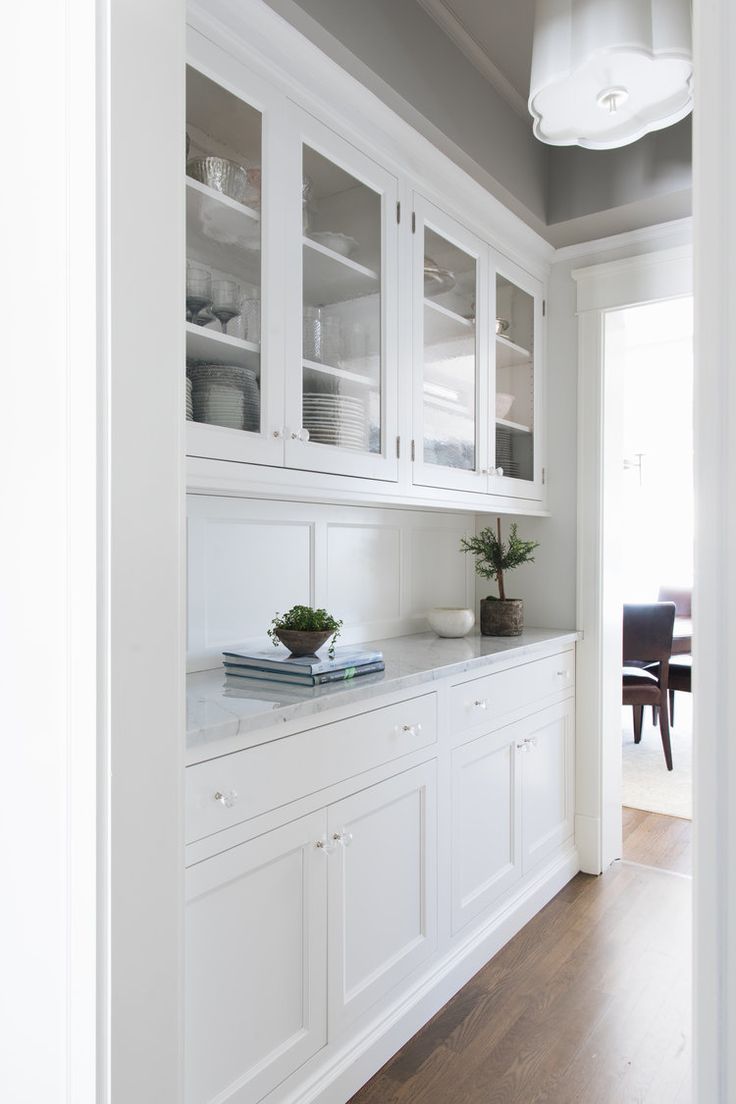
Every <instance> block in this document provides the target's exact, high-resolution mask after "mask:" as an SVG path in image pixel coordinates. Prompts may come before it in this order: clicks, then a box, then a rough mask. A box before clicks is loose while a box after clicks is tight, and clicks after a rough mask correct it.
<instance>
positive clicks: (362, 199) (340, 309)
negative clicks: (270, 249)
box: [302, 145, 382, 452]
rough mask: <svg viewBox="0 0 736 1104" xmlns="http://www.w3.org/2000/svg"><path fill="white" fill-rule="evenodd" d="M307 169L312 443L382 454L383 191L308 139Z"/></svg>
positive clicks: (305, 275)
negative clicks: (327, 238) (339, 246)
mask: <svg viewBox="0 0 736 1104" xmlns="http://www.w3.org/2000/svg"><path fill="white" fill-rule="evenodd" d="M302 168H303V177H304V181H305V200H306V202H305V206H304V211H303V231H304V232H303V236H302V261H303V265H302V294H303V306H304V317H303V349H302V390H303V395H304V397H305V399H306V398H307V397H308V398H309V400H310V403H309V408H308V409H307V408H305V410H304V412H303V421H304V426H305V428H306V429H308V430H309V431H310V441H311V442H312V443H315V444H323V445H325V444H329V445H333V446H336V447H345V448H358V449H360V450H362V451H368V452H380V449H381V402H382V396H381V365H382V345H381V290H382V287H381V241H382V197H381V195H380V194H379V193H378V192H376V191H374V190H373V189H372V188H371V187H369V186H368V185H367V184H365V183H364V182H362V181H361V180H359V179H357V178H356V177H354V176H353V175H352V174H351V173H349V172H347V171H346V170H345V169H343V168H342V167H341V166H340V165H337V164H335V163H334V162H332V161H330V160H329V159H328V158H327V157H325V156H324V155H323V154H321V153H318V152H317V151H316V150H314V149H312V148H311V147H310V146H308V145H304V147H303V166H302ZM319 233H323V234H331V235H336V236H340V235H341V236H342V237H341V238H338V237H336V241H337V242H338V243H339V242H340V241H342V242H343V243H344V246H345V250H344V252H340V251H339V250H336V249H333V248H331V247H330V246H329V245H327V244H324V243H323V242H322V241H317V240H315V239H314V238H313V237H312V235H313V234H319ZM347 239H352V240H350V241H348V240H347ZM320 406H321V407H322V408H321V409H320Z"/></svg>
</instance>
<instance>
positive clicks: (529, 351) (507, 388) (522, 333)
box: [489, 258, 544, 501]
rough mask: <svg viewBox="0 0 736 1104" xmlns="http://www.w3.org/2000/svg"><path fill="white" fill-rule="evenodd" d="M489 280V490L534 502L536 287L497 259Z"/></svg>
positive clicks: (538, 402) (539, 370)
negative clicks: (491, 306) (492, 383)
mask: <svg viewBox="0 0 736 1104" xmlns="http://www.w3.org/2000/svg"><path fill="white" fill-rule="evenodd" d="M494 281H495V288H494V295H495V303H496V308H495V313H496V318H495V323H494V328H495V341H494V343H493V350H494V354H493V360H494V366H495V371H494V377H495V381H496V386H495V397H493V400H492V405H495V411H494V417H492V418H491V421H490V426H491V430H492V433H491V441H490V443H489V448H490V451H491V453H492V455H493V459H492V461H491V466H490V475H489V490H490V492H491V493H492V494H498V495H506V496H508V497H511V498H520V499H532V500H535V501H540V500H542V499H543V497H544V490H543V484H542V455H543V454H542V448H543V434H542V429H543V427H542V418H541V412H542V409H543V407H542V402H543V386H544V375H543V368H544V365H543V348H544V342H543V340H541V335H542V327H543V322H542V287H541V285H540V284H539V282H538V281H537V280H534V279H533V278H532V277H530V276H529V275H528V274H527V273H526V272H524V271H523V270H522V269H520V268H519V267H518V266H517V265H513V264H511V262H509V261H507V260H505V259H502V258H497V265H496V269H495V275H494Z"/></svg>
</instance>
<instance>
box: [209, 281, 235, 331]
mask: <svg viewBox="0 0 736 1104" xmlns="http://www.w3.org/2000/svg"><path fill="white" fill-rule="evenodd" d="M240 297H241V291H240V285H239V284H237V283H236V282H235V280H213V281H212V313H213V314H214V316H215V318H217V319H219V322H220V326H221V328H222V332H223V333H227V324H228V322H229V321H230V319H231V318H235V316H236V315H238V314H240Z"/></svg>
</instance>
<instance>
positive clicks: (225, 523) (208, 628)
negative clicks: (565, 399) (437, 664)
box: [187, 495, 474, 671]
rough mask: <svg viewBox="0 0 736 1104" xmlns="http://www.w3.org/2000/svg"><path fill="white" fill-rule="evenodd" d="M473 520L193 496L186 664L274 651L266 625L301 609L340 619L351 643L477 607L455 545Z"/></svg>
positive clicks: (468, 571) (196, 666) (415, 628)
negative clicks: (245, 651) (444, 610)
mask: <svg viewBox="0 0 736 1104" xmlns="http://www.w3.org/2000/svg"><path fill="white" fill-rule="evenodd" d="M473 525H474V517H473V515H471V514H462V513H454V512H448V513H434V512H433V513H426V512H423V511H418V510H391V509H378V508H365V507H357V506H339V505H334V506H327V505H315V504H306V503H301V502H274V501H268V500H260V499H243V498H225V497H218V496H214V495H190V496H189V498H188V522H187V533H188V536H187V549H188V580H189V586H188V605H189V608H188V626H189V646H188V651H189V655H188V662H189V669H190V670H195V671H196V670H201V669H204V668H207V667H216V666H218V665H219V663H220V661H221V653H222V651H223V649H224V648H227V647H228V646H233V645H249V646H253V647H262V646H265V645H267V644H268V638H267V637H266V635H265V634H266V629H267V628H268V626H269V624H270V621H271V618H272V617H273V616H274V614H275V613H276V612H277V611H279V612H283V611H284V610H285V609H288V608H289V607H290V606H292V605H294V604H295V603H296V602H304V603H309V604H310V605H313V606H324V607H325V608H327V609H329V610H330V611H331V612H332V613H334V614H335V616H336V617H339V618H341V619H342V620H343V621H344V628H343V634H342V638H343V641H344V642H345V643H358V642H360V641H364V640H371V639H376V638H379V637H385V636H398V635H401V634H402V633H410V632H423V631H425V630H426V629H427V622H426V618H425V614H426V611H427V609H429V608H430V607H431V606H465V605H469V606H472V605H473V603H474V584H473V576H472V564H471V563H469V562H468V557H466V556H464V555H463V554H462V553H461V552H460V550H459V546H460V538H461V537H462V536H464V535H466V534H468V533H470V532H472V529H473Z"/></svg>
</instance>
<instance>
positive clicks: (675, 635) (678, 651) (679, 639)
mask: <svg viewBox="0 0 736 1104" xmlns="http://www.w3.org/2000/svg"><path fill="white" fill-rule="evenodd" d="M692 650H693V620H692V617H676V618H675V627H674V629H673V630H672V655H673V656H674V655H690V654H691V653H692Z"/></svg>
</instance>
